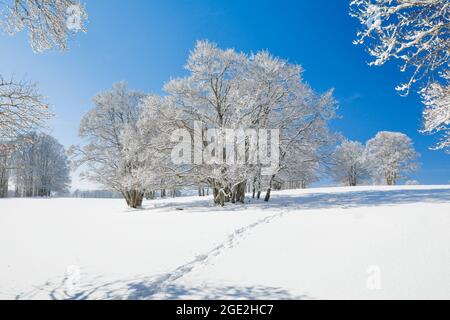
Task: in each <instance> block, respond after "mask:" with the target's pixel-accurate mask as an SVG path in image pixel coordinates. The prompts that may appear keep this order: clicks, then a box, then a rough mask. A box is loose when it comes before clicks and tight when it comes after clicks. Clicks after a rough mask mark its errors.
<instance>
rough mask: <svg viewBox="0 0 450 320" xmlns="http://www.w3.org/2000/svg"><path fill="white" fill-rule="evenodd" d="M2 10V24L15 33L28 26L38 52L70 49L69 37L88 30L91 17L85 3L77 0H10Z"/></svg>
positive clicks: (0, 4)
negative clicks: (87, 22)
mask: <svg viewBox="0 0 450 320" xmlns="http://www.w3.org/2000/svg"><path fill="white" fill-rule="evenodd" d="M0 10H1V12H3V19H2V20H3V23H2V21H1V20H0V27H3V28H4V29H5V30H6V31H7V32H8V33H9V34H11V35H13V34H16V33H18V32H20V31H22V30H24V29H25V30H27V31H28V36H29V39H30V43H31V46H32V48H33V50H34V51H35V52H42V51H44V50H47V49H51V48H53V47H57V48H59V49H61V50H65V49H67V41H68V39H69V37H70V36H71V35H72V34H73V33H74V32H76V31H79V30H82V31H85V26H84V25H85V22H86V20H87V13H86V11H85V9H84V6H83V5H81V4H80V3H79V2H78V1H75V0H6V1H2V2H1V3H0Z"/></svg>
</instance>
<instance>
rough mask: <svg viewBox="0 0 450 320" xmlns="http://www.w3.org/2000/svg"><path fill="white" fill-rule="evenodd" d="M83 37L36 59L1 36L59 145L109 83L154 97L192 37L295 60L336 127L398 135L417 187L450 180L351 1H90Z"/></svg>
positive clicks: (413, 101)
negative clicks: (326, 103)
mask: <svg viewBox="0 0 450 320" xmlns="http://www.w3.org/2000/svg"><path fill="white" fill-rule="evenodd" d="M85 2H86V7H87V10H88V13H89V24H88V29H89V30H88V33H87V34H83V33H80V34H78V35H77V36H76V37H75V38H74V39H73V40H72V41H71V42H70V50H69V51H68V52H64V53H61V52H58V51H52V52H46V53H44V54H34V53H33V52H32V50H31V47H30V46H29V44H28V39H27V35H26V34H25V33H21V34H19V35H18V36H15V37H9V36H7V35H1V36H0V48H1V50H0V73H1V74H2V75H3V76H5V77H8V76H10V75H15V77H16V78H17V79H28V80H32V81H36V82H38V83H39V85H40V90H41V92H42V93H43V94H45V95H46V96H47V97H48V101H49V102H50V103H51V104H52V106H53V110H54V113H55V114H56V117H55V119H54V120H53V121H52V123H51V129H50V130H51V132H52V134H53V135H54V136H55V137H57V138H58V139H59V140H60V141H61V142H62V143H63V144H64V145H65V146H70V145H71V144H75V143H79V139H78V134H77V132H78V124H79V120H80V118H81V117H82V115H83V114H84V113H85V112H86V111H87V110H88V109H90V108H91V107H92V97H93V96H94V95H95V94H96V93H97V92H99V91H101V90H105V89H108V88H110V87H111V85H112V84H113V83H114V82H117V81H120V80H126V81H128V83H129V85H130V87H131V88H133V89H139V90H143V91H145V92H154V93H160V92H161V88H162V86H163V84H164V83H165V82H167V81H168V80H169V79H170V78H173V77H178V76H181V75H183V74H184V73H185V71H184V69H183V66H184V64H185V62H186V59H187V56H188V54H189V51H190V50H191V49H192V48H193V46H194V43H195V41H196V40H201V39H208V40H210V41H214V42H216V43H218V44H219V46H220V47H223V48H229V47H231V48H235V49H236V50H238V51H245V52H251V51H253V52H255V51H258V50H261V49H267V50H269V51H270V52H271V53H273V54H274V55H277V56H280V57H282V58H285V59H288V60H289V61H291V62H294V63H299V64H301V65H302V66H303V67H304V69H305V70H306V72H305V74H304V78H305V80H306V81H307V82H308V83H309V84H310V85H311V86H312V87H313V88H314V89H315V90H317V91H321V92H323V91H325V90H327V89H329V88H335V95H336V98H337V99H338V100H339V102H340V108H339V114H340V116H341V117H342V118H341V119H339V120H336V121H334V123H333V124H332V126H333V128H334V129H335V130H337V131H340V132H342V133H343V134H344V135H345V136H346V137H348V138H349V139H352V140H359V141H362V142H365V141H366V140H368V139H369V138H371V137H373V136H374V135H375V134H376V133H377V132H378V131H381V130H389V131H400V132H404V133H406V134H407V135H409V136H410V137H411V138H413V140H414V142H415V147H416V149H417V150H418V151H419V152H420V153H421V154H422V157H421V163H422V168H421V170H420V171H419V172H418V173H417V174H416V175H414V178H415V179H417V180H419V182H420V183H423V184H447V183H449V181H450V170H449V165H448V164H449V160H450V156H449V155H446V154H444V153H443V152H439V151H430V150H428V147H430V146H432V145H433V144H434V142H435V141H436V137H429V136H423V135H421V134H419V133H418V130H419V129H420V127H421V125H422V123H421V112H422V108H423V106H422V104H421V103H420V100H419V98H418V96H417V95H416V94H412V95H411V96H409V97H407V98H403V97H400V96H399V95H398V94H397V93H396V92H395V90H394V87H395V86H396V85H397V84H399V83H400V82H401V81H403V80H405V79H406V76H407V75H406V74H403V73H401V72H400V71H399V70H398V62H392V63H390V64H389V65H386V66H383V67H376V68H375V67H369V66H368V65H367V62H368V61H369V60H370V57H369V56H368V55H367V53H366V52H365V49H364V48H363V47H360V46H355V45H353V44H352V40H353V39H354V38H355V33H356V30H357V28H358V24H357V21H355V20H353V19H352V18H351V17H350V16H349V15H348V1H344V0H337V1H330V0H308V1H306V0H305V1H298V0H292V1H290V0H283V1H268V0H267V1H266V0H240V1H238V0H222V1H219V0H215V1H212V0H211V1H206V0H203V1H201V0H177V1H175V0H164V1H163V0H158V1H157V0H151V1H143V0H127V1H120V0H86V1H85Z"/></svg>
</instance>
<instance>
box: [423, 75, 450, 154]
mask: <svg viewBox="0 0 450 320" xmlns="http://www.w3.org/2000/svg"><path fill="white" fill-rule="evenodd" d="M445 79H446V83H445V84H440V83H438V82H434V83H432V84H430V86H429V87H428V88H426V89H424V90H423V91H422V95H423V99H424V103H425V105H426V108H425V111H424V119H425V121H424V128H423V130H422V132H424V133H431V134H433V133H442V137H441V140H440V142H439V143H438V145H437V146H436V149H444V150H446V151H447V152H450V71H447V74H446V75H445Z"/></svg>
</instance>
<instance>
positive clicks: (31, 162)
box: [0, 132, 70, 197]
mask: <svg viewBox="0 0 450 320" xmlns="http://www.w3.org/2000/svg"><path fill="white" fill-rule="evenodd" d="M11 180H12V182H14V185H15V196H16V197H49V196H51V195H52V194H54V193H60V194H61V193H64V192H67V189H68V186H69V184H70V166H69V161H68V158H67V155H66V152H65V150H64V148H63V146H62V145H61V144H59V143H58V141H57V140H56V139H55V138H53V137H51V136H49V135H47V134H45V133H35V132H32V133H29V134H26V135H21V136H19V137H18V138H16V139H15V140H14V141H10V142H8V143H3V144H1V145H0V197H7V196H8V186H9V184H10V181H11Z"/></svg>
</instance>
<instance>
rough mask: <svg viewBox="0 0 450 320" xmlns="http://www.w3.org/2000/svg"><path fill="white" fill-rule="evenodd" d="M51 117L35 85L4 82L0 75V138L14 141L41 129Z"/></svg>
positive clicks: (10, 81)
mask: <svg viewBox="0 0 450 320" xmlns="http://www.w3.org/2000/svg"><path fill="white" fill-rule="evenodd" d="M50 117H51V113H50V112H49V108H48V105H47V103H45V99H44V97H43V96H42V95H41V94H40V93H39V92H38V91H37V88H36V85H35V84H30V83H28V82H18V81H14V80H8V81H7V80H5V79H3V78H2V77H1V75H0V137H1V139H3V140H6V139H9V140H11V139H14V138H16V137H17V136H19V135H23V134H26V133H27V132H29V131H31V130H34V129H36V128H38V127H41V126H42V125H43V123H44V122H45V121H46V120H48V119H49V118H50Z"/></svg>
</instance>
